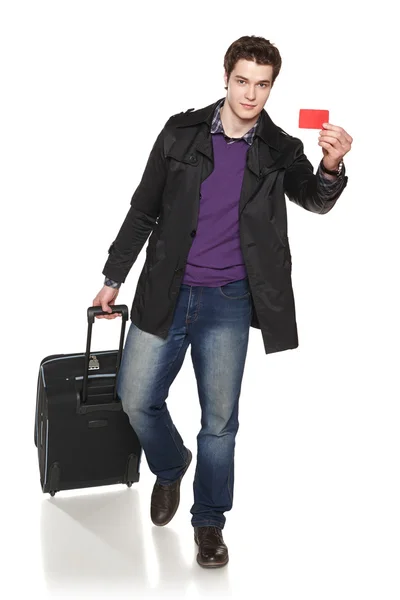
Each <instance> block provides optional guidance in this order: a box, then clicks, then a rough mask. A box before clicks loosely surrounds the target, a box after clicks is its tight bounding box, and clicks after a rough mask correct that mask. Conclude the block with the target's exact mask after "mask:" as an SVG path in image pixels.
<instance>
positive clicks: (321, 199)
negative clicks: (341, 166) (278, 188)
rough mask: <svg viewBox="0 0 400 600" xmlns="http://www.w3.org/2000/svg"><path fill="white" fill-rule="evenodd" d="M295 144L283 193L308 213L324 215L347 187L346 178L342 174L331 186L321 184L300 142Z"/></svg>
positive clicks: (284, 181) (286, 173) (284, 180)
mask: <svg viewBox="0 0 400 600" xmlns="http://www.w3.org/2000/svg"><path fill="white" fill-rule="evenodd" d="M294 139H295V141H296V142H297V144H296V147H295V150H294V155H293V162H292V163H291V164H290V165H289V167H288V168H287V169H286V171H285V176H284V179H283V187H284V192H285V194H286V195H287V197H288V198H289V200H291V201H292V202H295V203H296V204H298V205H299V206H301V207H302V208H305V209H306V210H309V211H310V212H314V213H318V214H321V215H324V214H325V213H327V212H329V211H330V210H331V209H332V208H333V207H334V205H335V204H336V201H337V200H338V198H339V196H340V195H341V193H342V192H343V190H344V188H345V187H346V185H347V179H348V177H347V176H346V175H345V174H344V171H343V173H342V174H341V176H340V178H338V179H339V181H338V182H337V183H336V182H333V185H329V184H328V185H327V184H325V185H324V183H323V182H322V180H321V179H322V178H321V176H320V173H319V172H318V175H314V173H313V166H312V164H311V163H310V161H309V160H308V158H307V156H306V155H305V154H304V146H303V143H302V142H301V140H299V139H298V138H294Z"/></svg>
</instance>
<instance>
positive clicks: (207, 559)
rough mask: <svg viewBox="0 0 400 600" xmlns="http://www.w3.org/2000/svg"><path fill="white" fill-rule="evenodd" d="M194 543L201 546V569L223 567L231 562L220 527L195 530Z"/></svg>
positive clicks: (199, 559)
mask: <svg viewBox="0 0 400 600" xmlns="http://www.w3.org/2000/svg"><path fill="white" fill-rule="evenodd" d="M194 541H195V542H196V544H198V546H199V552H198V554H197V562H198V563H199V565H200V566H201V567H207V568H212V567H223V566H224V565H226V563H227V562H228V560H229V555H228V548H227V546H226V544H225V543H224V540H223V537H222V530H221V529H220V528H219V527H214V526H212V527H211V526H206V527H195V528H194Z"/></svg>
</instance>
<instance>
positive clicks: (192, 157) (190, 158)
mask: <svg viewBox="0 0 400 600" xmlns="http://www.w3.org/2000/svg"><path fill="white" fill-rule="evenodd" d="M189 160H190V162H191V163H195V162H196V160H197V158H196V156H195V155H194V154H191V155H190V156H189Z"/></svg>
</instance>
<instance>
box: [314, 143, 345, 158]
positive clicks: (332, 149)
mask: <svg viewBox="0 0 400 600" xmlns="http://www.w3.org/2000/svg"><path fill="white" fill-rule="evenodd" d="M318 145H319V146H321V147H322V148H325V149H326V150H327V151H328V153H329V154H330V156H332V157H336V158H338V157H339V156H341V154H340V152H339V151H338V149H337V148H335V147H334V146H332V144H329V143H328V142H318Z"/></svg>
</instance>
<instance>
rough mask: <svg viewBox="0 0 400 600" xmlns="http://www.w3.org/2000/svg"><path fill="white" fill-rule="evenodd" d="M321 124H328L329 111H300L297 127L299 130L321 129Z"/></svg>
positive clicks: (306, 109)
mask: <svg viewBox="0 0 400 600" xmlns="http://www.w3.org/2000/svg"><path fill="white" fill-rule="evenodd" d="M322 123H329V110H314V109H312V108H301V109H300V113H299V127H300V128H301V129H322Z"/></svg>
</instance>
